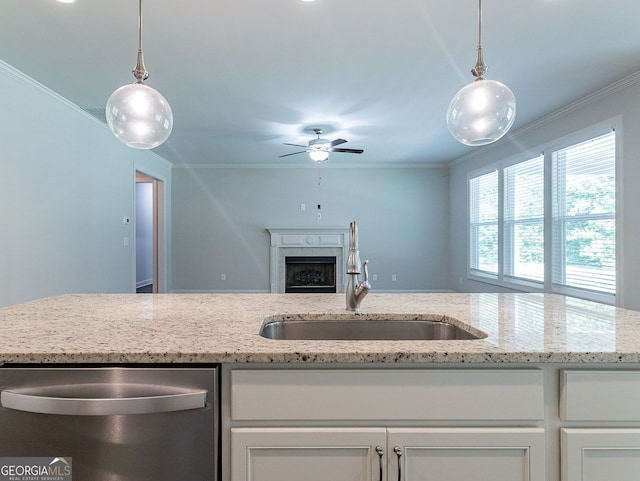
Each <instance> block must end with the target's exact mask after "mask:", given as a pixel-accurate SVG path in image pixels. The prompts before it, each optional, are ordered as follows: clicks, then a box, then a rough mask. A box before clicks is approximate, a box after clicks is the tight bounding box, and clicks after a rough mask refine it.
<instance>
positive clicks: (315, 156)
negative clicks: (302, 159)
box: [309, 149, 329, 162]
mask: <svg viewBox="0 0 640 481" xmlns="http://www.w3.org/2000/svg"><path fill="white" fill-rule="evenodd" d="M309 157H311V159H312V160H315V161H316V162H324V161H325V160H327V159H328V158H329V152H328V151H326V150H323V149H313V150H311V151H310V152H309Z"/></svg>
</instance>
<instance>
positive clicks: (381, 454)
mask: <svg viewBox="0 0 640 481" xmlns="http://www.w3.org/2000/svg"><path fill="white" fill-rule="evenodd" d="M376 453H378V458H379V460H380V481H382V468H383V465H382V457H383V456H384V449H382V446H376Z"/></svg>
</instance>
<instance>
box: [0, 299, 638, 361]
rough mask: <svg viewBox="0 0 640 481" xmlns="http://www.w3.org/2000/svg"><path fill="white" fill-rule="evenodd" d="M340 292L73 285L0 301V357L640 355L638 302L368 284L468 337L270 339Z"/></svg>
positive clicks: (399, 310) (367, 308)
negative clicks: (159, 290)
mask: <svg viewBox="0 0 640 481" xmlns="http://www.w3.org/2000/svg"><path fill="white" fill-rule="evenodd" d="M302 314H305V315H306V314H311V315H317V316H318V317H321V316H322V315H337V314H338V315H341V316H344V315H347V314H348V313H347V312H346V311H345V300H344V295H343V294H77V295H76V294H73V295H61V296H55V297H49V298H45V299H40V300H36V301H32V302H27V303H23V304H17V305H14V306H9V307H5V308H2V309H0V364H2V363H198V362H203V363H218V362H223V363H271V362H278V363H314V362H315V363H333V362H335V363H541V362H561V363H636V362H640V312H637V311H631V310H625V309H620V308H615V307H612V306H608V305H603V304H597V303H593V302H588V301H582V300H578V299H573V298H569V297H563V296H556V295H544V294H381V293H370V294H369V295H368V296H367V297H366V298H365V299H364V301H363V303H362V313H361V316H363V317H365V318H367V319H372V322H373V321H375V319H376V318H384V317H385V316H386V315H388V314H394V317H395V318H397V317H398V315H407V316H411V315H438V316H440V315H442V316H447V317H448V318H449V320H450V321H451V322H453V323H459V324H462V325H466V326H468V327H471V328H472V329H476V330H481V331H484V332H485V333H487V334H488V337H486V338H485V339H481V340H471V341H278V340H270V339H264V338H262V337H260V336H259V335H258V331H259V329H260V326H261V324H262V322H263V320H264V319H265V318H266V317H269V316H274V315H287V316H288V318H290V319H295V318H296V315H302Z"/></svg>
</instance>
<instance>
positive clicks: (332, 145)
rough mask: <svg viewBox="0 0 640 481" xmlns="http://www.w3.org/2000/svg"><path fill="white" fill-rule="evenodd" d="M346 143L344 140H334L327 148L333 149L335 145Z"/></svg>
mask: <svg viewBox="0 0 640 481" xmlns="http://www.w3.org/2000/svg"><path fill="white" fill-rule="evenodd" d="M346 142H347V141H346V140H344V139H336V140H333V141H331V143H330V144H329V147H335V146H336V145H340V144H344V143H346Z"/></svg>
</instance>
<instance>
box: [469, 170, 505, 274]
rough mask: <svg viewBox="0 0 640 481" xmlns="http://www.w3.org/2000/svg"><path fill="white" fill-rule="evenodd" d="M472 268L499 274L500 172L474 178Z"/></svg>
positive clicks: (472, 196) (472, 195) (471, 186)
mask: <svg viewBox="0 0 640 481" xmlns="http://www.w3.org/2000/svg"><path fill="white" fill-rule="evenodd" d="M469 184H470V185H469V190H470V195H469V197H470V199H471V223H470V224H471V269H473V270H476V271H480V272H487V273H491V274H497V273H498V172H491V173H489V174H485V175H482V176H480V177H476V178H474V179H471V181H470V183H469Z"/></svg>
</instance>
